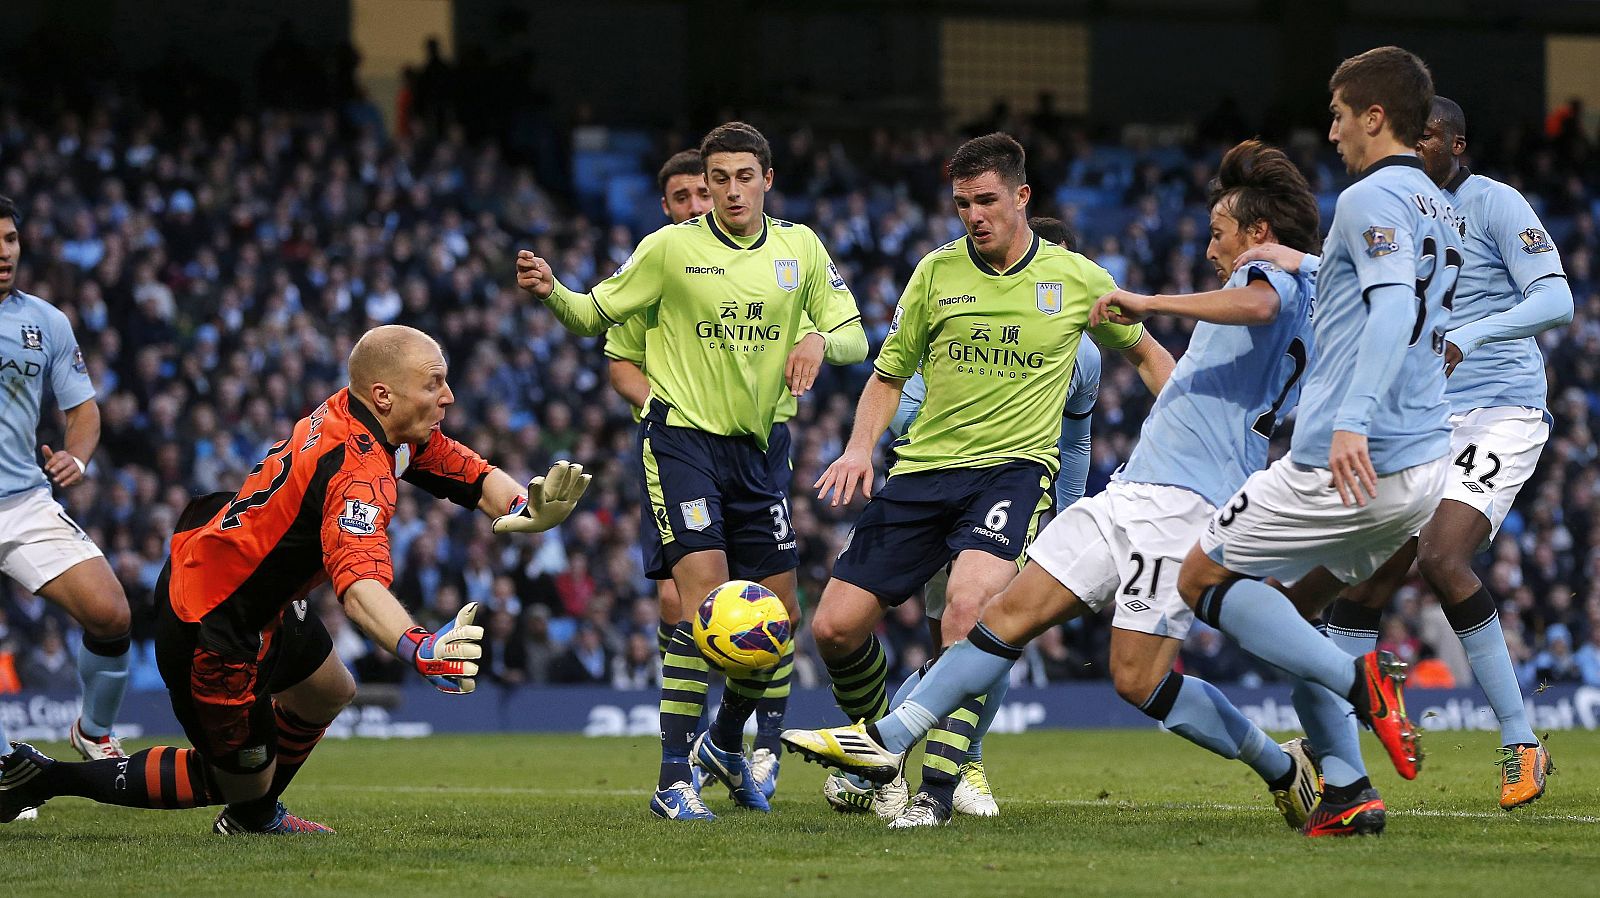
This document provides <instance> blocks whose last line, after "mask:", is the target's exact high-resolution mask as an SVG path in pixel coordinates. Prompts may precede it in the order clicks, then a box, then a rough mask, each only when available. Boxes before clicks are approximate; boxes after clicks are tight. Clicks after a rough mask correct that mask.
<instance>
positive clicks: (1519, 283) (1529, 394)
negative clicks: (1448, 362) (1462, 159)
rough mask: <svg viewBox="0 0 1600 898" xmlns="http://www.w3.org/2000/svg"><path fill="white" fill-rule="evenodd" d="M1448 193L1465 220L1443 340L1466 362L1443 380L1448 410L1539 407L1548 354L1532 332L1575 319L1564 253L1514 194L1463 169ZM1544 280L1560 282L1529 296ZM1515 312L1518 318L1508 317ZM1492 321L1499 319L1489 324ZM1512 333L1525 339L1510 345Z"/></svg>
mask: <svg viewBox="0 0 1600 898" xmlns="http://www.w3.org/2000/svg"><path fill="white" fill-rule="evenodd" d="M1445 192H1446V193H1447V194H1448V195H1450V196H1451V197H1452V198H1453V199H1454V201H1455V204H1456V212H1457V213H1459V214H1460V215H1461V216H1462V218H1464V219H1465V220H1466V231H1465V233H1464V234H1463V235H1462V240H1461V247H1462V255H1463V257H1464V258H1465V260H1466V264H1465V265H1463V266H1462V268H1461V280H1460V282H1459V284H1458V285H1457V287H1456V301H1455V309H1454V311H1452V312H1451V314H1450V332H1449V333H1448V334H1446V335H1445V336H1446V339H1448V340H1449V341H1450V342H1452V343H1454V344H1456V346H1457V347H1459V348H1460V349H1461V351H1462V353H1463V354H1464V356H1465V358H1464V359H1463V360H1462V362H1461V364H1459V365H1457V366H1456V370H1455V372H1454V373H1453V374H1451V375H1450V378H1449V380H1447V381H1446V382H1445V398H1446V399H1447V400H1448V401H1449V402H1450V410H1451V411H1452V412H1456V413H1458V414H1459V413H1462V412H1469V411H1472V410H1473V409H1478V408H1495V407H1498V406H1508V405H1520V406H1526V407H1528V408H1537V409H1542V408H1544V407H1545V378H1544V356H1543V355H1542V354H1541V353H1540V352H1539V343H1538V341H1537V340H1536V339H1534V337H1533V336H1531V334H1534V333H1538V332H1539V331H1543V330H1546V329H1548V328H1550V327H1554V326H1556V325H1558V324H1561V323H1564V322H1566V321H1570V320H1571V319H1572V290H1571V288H1570V287H1568V286H1567V284H1566V272H1565V271H1563V270H1562V268H1561V254H1560V253H1558V252H1557V251H1556V247H1555V244H1554V243H1552V242H1551V240H1550V235H1549V232H1547V231H1546V230H1545V229H1544V223H1543V222H1541V221H1539V216H1538V214H1536V213H1535V212H1534V211H1533V207H1532V206H1529V205H1528V201H1527V200H1525V199H1523V198H1522V194H1520V193H1518V192H1517V191H1516V190H1515V189H1514V188H1512V187H1509V186H1507V185H1505V184H1502V183H1500V182H1499V181H1496V180H1494V179H1492V178H1485V177H1484V176H1483V175H1475V174H1472V173H1471V172H1470V171H1467V169H1465V168H1462V169H1461V171H1460V172H1458V173H1457V174H1456V176H1455V177H1454V178H1452V179H1451V181H1450V183H1449V184H1447V185H1445ZM1546 278H1555V279H1557V280H1556V281H1555V282H1551V283H1546V284H1541V285H1540V286H1539V288H1537V289H1533V290H1532V291H1530V288H1534V285H1535V284H1539V282H1540V281H1543V280H1545V279H1546ZM1541 294H1542V295H1541ZM1519 305H1521V306H1524V307H1523V308H1517V307H1518V306H1519ZM1513 309H1515V310H1516V311H1515V313H1513V314H1510V315H1507V314H1506V313H1511V312H1512V310H1513ZM1491 315H1494V316H1501V317H1499V318H1498V319H1496V320H1493V321H1489V320H1486V319H1489V317H1490V316H1491ZM1513 318H1520V319H1523V320H1511V319H1513ZM1513 334H1527V335H1525V336H1520V337H1513V338H1512V339H1506V337H1507V336H1511V335H1513ZM1493 338H1499V339H1493Z"/></svg>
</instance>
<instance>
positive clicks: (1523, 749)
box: [1267, 97, 1573, 810]
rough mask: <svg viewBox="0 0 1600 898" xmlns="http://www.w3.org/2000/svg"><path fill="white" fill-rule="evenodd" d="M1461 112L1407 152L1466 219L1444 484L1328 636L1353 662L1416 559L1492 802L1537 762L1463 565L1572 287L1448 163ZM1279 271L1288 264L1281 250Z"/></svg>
mask: <svg viewBox="0 0 1600 898" xmlns="http://www.w3.org/2000/svg"><path fill="white" fill-rule="evenodd" d="M1466 132H1467V122H1466V115H1465V114H1464V113H1463V112H1462V111H1461V107H1460V106H1459V105H1457V104H1456V103H1455V102H1454V101H1453V100H1449V99H1446V98H1445V97H1435V98H1434V100H1433V107H1432V110H1431V111H1430V113H1429V116H1428V126H1427V128H1426V129H1425V130H1424V131H1423V133H1422V140H1421V142H1419V143H1418V144H1417V155H1418V156H1419V157H1420V158H1421V159H1422V163H1423V165H1424V167H1425V168H1426V170H1427V173H1428V177H1429V178H1431V179H1433V182H1434V183H1435V184H1438V185H1439V186H1440V187H1441V188H1442V189H1443V190H1444V191H1445V193H1446V195H1447V196H1449V197H1450V198H1451V199H1452V200H1453V201H1454V202H1455V203H1456V212H1457V213H1458V214H1460V215H1461V216H1462V217H1463V218H1464V219H1465V221H1466V229H1465V232H1464V234H1463V237H1462V250H1463V260H1464V262H1465V264H1464V265H1463V266H1462V269H1461V280H1460V283H1459V286H1458V288H1457V290H1456V296H1455V307H1454V309H1453V310H1452V312H1451V315H1450V324H1449V331H1448V332H1447V333H1446V334H1445V346H1444V353H1445V372H1446V374H1447V375H1448V379H1447V380H1446V381H1445V399H1446V400H1447V401H1448V402H1449V403H1450V458H1451V459H1452V461H1451V466H1452V468H1458V469H1460V470H1459V473H1458V472H1457V471H1455V470H1452V471H1450V472H1449V473H1450V474H1451V475H1452V476H1450V477H1449V478H1448V479H1447V480H1446V481H1445V488H1444V497H1443V498H1442V499H1441V500H1440V502H1439V507H1438V509H1437V510H1436V511H1435V512H1434V513H1433V517H1432V518H1430V519H1429V520H1428V523H1427V524H1426V525H1425V526H1424V527H1423V528H1422V534H1421V536H1420V538H1419V539H1411V540H1409V541H1407V543H1406V544H1405V546H1403V547H1402V548H1401V549H1400V551H1399V552H1397V553H1395V556H1394V558H1392V559H1390V560H1389V561H1388V562H1387V563H1386V564H1384V566H1383V567H1381V568H1379V569H1378V572H1377V573H1376V574H1374V575H1373V576H1372V578H1371V579H1370V580H1368V581H1367V582H1366V583H1364V584H1362V585H1360V586H1357V587H1353V588H1351V589H1349V590H1346V591H1345V593H1344V594H1343V595H1342V596H1341V597H1340V598H1339V600H1338V601H1336V602H1334V604H1333V608H1332V609H1331V611H1330V613H1329V618H1328V632H1329V634H1330V636H1332V638H1333V639H1334V641H1335V642H1337V643H1338V644H1340V645H1341V646H1343V647H1344V648H1345V650H1346V651H1348V652H1350V653H1352V654H1361V653H1365V652H1369V651H1371V650H1372V649H1373V647H1374V646H1375V645H1376V644H1377V640H1378V625H1379V622H1380V618H1381V615H1382V613H1383V610H1384V609H1385V608H1387V607H1388V605H1389V600H1390V598H1391V597H1392V596H1393V595H1394V593H1395V591H1396V590H1398V589H1399V588H1400V585H1401V584H1402V583H1403V582H1404V581H1405V578H1406V575H1407V574H1408V573H1409V572H1410V570H1411V564H1412V562H1414V561H1415V562H1418V563H1419V564H1418V566H1419V568H1420V569H1421V572H1422V578H1423V579H1424V580H1425V581H1427V583H1428V586H1429V587H1430V588H1431V589H1432V590H1433V593H1434V595H1436V596H1438V597H1439V603H1440V605H1442V606H1443V608H1444V614H1445V617H1446V618H1447V619H1448V620H1449V621H1450V625H1451V627H1452V628H1453V629H1454V630H1455V631H1456V635H1457V636H1459V637H1460V638H1461V644H1462V646H1463V647H1465V648H1466V651H1467V661H1468V662H1469V663H1470V664H1471V665H1472V672H1473V675H1474V676H1475V677H1476V678H1477V681H1478V684H1479V685H1480V686H1481V687H1482V688H1483V691H1484V694H1485V695H1487V696H1488V698H1489V705H1490V707H1492V708H1493V709H1494V713H1495V717H1496V718H1497V719H1498V720H1499V721H1500V738H1501V744H1502V747H1501V748H1499V749H1497V750H1496V751H1497V755H1498V758H1497V762H1496V763H1497V764H1498V765H1499V767H1500V807H1502V808H1505V809H1506V810H1511V809H1512V808H1517V807H1521V806H1522V805H1525V804H1527V803H1529V802H1531V801H1533V800H1535V799H1537V798H1539V797H1540V796H1541V795H1543V794H1544V789H1545V774H1546V773H1548V772H1549V771H1550V769H1551V762H1550V754H1549V752H1548V751H1546V749H1545V747H1544V746H1543V745H1542V744H1540V743H1539V741H1538V739H1537V738H1535V737H1534V734H1533V728H1532V727H1531V726H1530V725H1529V723H1528V712H1527V708H1526V707H1525V705H1524V704H1523V699H1522V690H1521V689H1520V688H1519V686H1518V685H1517V677H1516V672H1515V671H1514V670H1513V669H1512V666H1511V654H1510V652H1509V651H1508V650H1507V648H1506V641H1505V634H1504V633H1503V632H1502V631H1501V629H1500V616H1499V612H1498V610H1497V609H1496V607H1495V600H1494V597H1493V596H1491V595H1490V594H1489V590H1488V587H1486V586H1484V584H1483V583H1482V582H1481V581H1480V580H1479V579H1478V577H1477V575H1476V574H1475V573H1473V570H1472V558H1473V556H1474V555H1475V554H1477V553H1478V552H1479V551H1481V550H1483V549H1484V548H1486V547H1487V546H1488V545H1489V542H1490V541H1491V540H1492V539H1494V536H1495V534H1497V533H1499V532H1500V525H1501V524H1502V523H1503V522H1504V521H1505V518H1506V514H1507V513H1508V512H1510V510H1511V504H1512V502H1513V501H1515V499H1516V497H1517V493H1518V491H1519V490H1521V489H1522V485H1523V484H1524V483H1527V481H1528V478H1529V477H1531V476H1532V475H1533V470H1534V467H1535V466H1536V465H1537V464H1538V461H1539V453H1540V451H1541V450H1542V449H1543V448H1544V444H1545V441H1546V440H1548V439H1549V437H1550V412H1549V411H1548V404H1547V402H1546V398H1545V372H1544V357H1543V356H1542V355H1541V354H1540V351H1539V344H1538V341H1537V340H1536V339H1535V337H1537V336H1538V335H1539V334H1541V333H1543V332H1545V331H1547V330H1549V329H1551V328H1553V327H1560V326H1562V325H1565V324H1567V323H1568V322H1570V321H1571V320H1572V311H1573V299H1572V289H1571V287H1570V286H1569V285H1568V283H1567V278H1566V273H1565V272H1564V271H1563V270H1562V267H1561V257H1560V255H1559V254H1558V253H1557V252H1556V247H1555V244H1554V243H1553V242H1551V240H1550V236H1549V232H1548V231H1546V230H1545V228H1544V224H1543V222H1541V221H1540V220H1539V216H1538V214H1537V213H1535V212H1534V211H1533V209H1532V207H1530V206H1529V205H1528V201H1527V200H1525V199H1523V197H1522V195H1521V194H1519V193H1518V192H1517V191H1516V189H1515V188H1512V187H1510V186H1508V185H1505V184H1502V183H1500V182H1499V181H1496V180H1494V179H1492V178H1486V177H1484V176H1483V175H1475V174H1473V173H1472V172H1471V171H1470V170H1468V169H1467V167H1466V166H1465V165H1462V164H1461V154H1462V153H1463V152H1465V151H1466V148H1467V137H1466ZM1267 251H1268V252H1271V253H1272V254H1273V255H1285V256H1288V258H1286V259H1284V261H1283V263H1282V264H1284V265H1286V266H1294V265H1297V264H1298V262H1299V260H1298V259H1296V258H1294V256H1295V255H1298V254H1294V253H1286V252H1283V251H1280V250H1274V249H1270V248H1269V249H1268V250H1267Z"/></svg>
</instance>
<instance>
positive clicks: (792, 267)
mask: <svg viewBox="0 0 1600 898" xmlns="http://www.w3.org/2000/svg"><path fill="white" fill-rule="evenodd" d="M772 267H773V269H775V270H776V271H777V273H778V286H780V287H782V288H783V289H785V290H789V291H794V290H798V289H800V262H799V260H797V259H774V260H773V262H772Z"/></svg>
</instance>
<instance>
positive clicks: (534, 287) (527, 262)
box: [517, 249, 556, 299]
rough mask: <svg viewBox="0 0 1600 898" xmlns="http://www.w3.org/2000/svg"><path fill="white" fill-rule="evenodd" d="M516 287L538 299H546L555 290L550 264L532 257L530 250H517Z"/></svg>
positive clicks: (554, 278) (554, 280) (554, 277)
mask: <svg viewBox="0 0 1600 898" xmlns="http://www.w3.org/2000/svg"><path fill="white" fill-rule="evenodd" d="M517 286H518V287H521V288H522V289H524V290H526V291H528V292H529V293H532V294H533V295H534V296H536V297H538V298H539V299H546V298H548V297H549V296H550V291H551V290H554V289H555V286H556V276H555V275H554V274H553V273H551V271H550V263H549V262H546V261H545V260H543V259H541V258H539V257H538V256H536V255H534V254H533V251H532V250H526V249H523V250H518V251H517Z"/></svg>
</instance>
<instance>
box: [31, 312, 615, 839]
mask: <svg viewBox="0 0 1600 898" xmlns="http://www.w3.org/2000/svg"><path fill="white" fill-rule="evenodd" d="M446 373H447V371H446V365H445V360H444V356H443V354H442V353H441V352H440V350H439V346H438V344H437V343H435V342H434V341H433V340H432V339H431V338H429V337H428V336H427V335H426V334H424V333H422V332H421V331H417V330H413V329H412V328H408V327H399V326H393V325H389V326H384V327H379V328H375V329H373V330H371V331H369V332H367V333H366V334H365V335H364V336H363V337H362V338H361V339H360V340H359V341H357V343H356V346H355V348H354V350H353V351H352V352H351V353H350V363H349V374H350V385H349V387H347V388H346V389H343V390H340V391H339V392H338V393H335V394H334V395H333V396H332V397H330V398H329V399H328V401H326V402H324V403H323V404H322V405H321V406H320V407H318V408H317V409H316V410H315V411H313V412H312V413H311V414H310V415H309V416H307V417H306V418H303V419H301V420H300V421H299V422H298V423H297V424H296V425H295V427H294V431H293V433H291V434H289V435H288V438H287V439H285V440H283V441H282V442H279V443H277V444H276V445H274V446H273V447H272V448H271V449H270V450H269V451H268V452H267V455H266V458H264V459H263V460H262V461H261V463H260V464H258V465H256V467H255V469H254V470H252V471H251V472H250V475H249V476H248V477H247V478H245V482H244V485H243V486H242V487H241V488H240V489H239V491H238V493H237V494H227V493H214V494H212V495H210V496H205V497H202V498H199V499H196V500H194V501H193V502H191V503H190V504H189V506H188V508H186V509H185V510H184V513H183V515H182V516H181V517H180V518H179V520H178V527H177V530H178V532H177V533H176V535H174V536H173V539H172V557H171V558H170V559H169V560H168V562H167V566H166V568H165V569H163V570H162V572H161V577H160V580H159V581H158V582H157V585H156V598H155V601H156V607H157V625H156V660H157V662H158V664H159V665H160V668H161V676H162V678H163V679H164V680H165V681H166V683H167V688H168V690H169V692H170V693H171V697H172V710H173V713H174V714H175V715H176V717H177V719H178V722H179V723H181V724H182V725H183V729H184V732H185V733H186V734H187V735H188V737H189V741H190V743H192V744H193V746H194V748H193V749H183V748H171V747H166V746H158V747H155V748H150V749H146V750H144V751H141V752H138V753H137V754H134V755H133V756H132V757H130V758H128V759H126V760H121V759H117V760H106V761H91V762H87V763H81V764H72V763H64V762H58V761H53V760H51V759H49V758H46V757H45V756H44V755H42V754H40V753H39V752H38V751H36V750H35V749H33V748H32V747H31V746H27V745H19V746H18V747H17V750H16V751H15V752H13V753H12V754H11V755H9V756H7V757H6V758H5V759H4V760H3V762H0V821H4V822H10V821H11V820H12V819H14V818H15V817H16V816H17V814H18V813H20V812H21V811H22V810H23V809H24V808H28V807H36V806H38V805H40V804H43V803H44V802H45V801H46V800H48V799H50V798H55V797H58V796H64V795H76V796H81V797H84V798H89V799H93V800H95V801H98V802H102V803H105V804H116V805H124V806H127V807H140V808H192V807H199V806H203V805H215V804H225V805H226V807H224V808H223V809H222V812H221V813H220V814H219V815H218V816H217V819H216V823H215V825H214V826H213V829H214V831H216V832H218V833H224V834H236V833H272V834H293V833H326V832H332V830H331V829H329V828H328V827H326V826H323V825H321V824H319V823H313V822H311V821H308V820H304V819H302V818H300V817H296V816H294V815H292V814H289V813H287V812H286V811H285V810H284V807H283V804H282V803H281V802H280V801H279V796H280V795H282V794H283V791H284V789H285V788H286V787H287V786H288V785H289V781H290V779H292V778H293V777H294V775H295V773H296V772H297V771H298V770H299V769H300V767H301V765H303V764H304V763H305V761H306V757H307V756H308V755H309V754H310V752H311V750H312V748H313V747H315V746H316V744H317V741H318V740H319V739H321V738H322V734H323V731H324V730H325V729H326V728H327V726H328V724H329V723H331V722H332V721H333V719H334V718H335V717H336V716H337V715H338V713H339V711H340V710H341V709H343V708H344V706H345V705H346V704H348V703H349V702H350V700H351V698H352V697H353V696H354V695H355V682H354V680H353V679H351V676H350V673H349V671H347V670H346V669H345V667H344V664H343V663H341V662H340V660H339V658H338V656H337V655H336V654H335V653H334V651H333V643H332V640H331V639H330V638H329V636H328V632H327V630H325V629H324V628H323V625H322V623H321V621H320V620H319V618H318V617H317V615H316V614H315V613H308V612H307V609H306V601H305V597H306V595H307V594H308V593H310V592H311V590H312V589H313V588H314V587H316V586H318V585H319V584H321V583H322V582H323V581H325V580H331V581H332V583H333V588H334V591H335V593H336V595H338V597H339V599H340V601H341V602H342V603H343V605H344V611H345V613H346V614H347V615H349V616H350V619H351V621H353V622H354V623H355V624H356V625H357V626H358V627H360V628H361V630H362V631H363V632H364V633H365V634H366V635H367V636H368V637H369V638H371V639H372V640H373V641H374V642H375V643H377V644H378V645H381V646H385V647H387V648H389V650H390V651H392V652H394V653H395V654H396V655H397V656H399V657H400V659H401V660H403V661H406V662H408V663H410V664H411V665H412V666H414V667H415V668H416V670H417V672H418V673H420V674H421V675H423V676H424V677H427V678H428V679H429V680H430V681H431V682H432V683H433V684H434V685H435V686H436V687H437V688H439V689H440V690H441V691H443V692H449V693H457V694H464V693H468V692H471V691H472V690H473V686H474V677H475V676H476V675H477V672H478V665H477V662H476V659H477V658H479V657H480V656H481V653H482V649H481V647H480V641H481V640H482V638H483V629H482V628H481V627H479V626H477V625H476V624H475V622H474V618H475V615H476V613H477V605H476V604H468V605H467V606H466V607H464V608H462V609H461V612H460V613H459V614H457V615H456V617H455V620H454V621H452V622H450V623H449V624H446V625H445V626H444V627H442V628H440V629H439V630H438V631H437V632H433V633H430V632H428V631H427V630H425V629H423V628H421V627H419V626H417V625H416V622H415V621H413V620H412V619H411V616H410V615H409V614H407V613H406V610H405V609H404V608H403V607H401V605H400V603H399V602H398V601H397V600H396V599H395V597H394V596H393V594H392V593H391V592H390V591H389V584H390V582H391V581H392V579H393V576H394V574H393V568H392V567H391V563H390V557H389V541H388V536H387V533H386V529H387V527H388V524H389V518H390V515H391V514H392V513H393V511H394V505H395V491H396V485H397V483H396V482H397V481H399V480H406V481H409V482H410V483H412V484H414V485H416V486H419V487H421V488H422V489H424V490H426V491H428V492H429V493H432V494H433V495H434V496H437V497H439V498H441V499H448V500H450V501H452V502H455V503H456V504H458V505H462V506H464V507H467V508H477V509H480V510H482V511H483V512H484V513H485V514H488V515H490V516H493V517H494V531H495V532H496V533H508V532H518V531H537V530H545V529H548V528H550V527H553V526H555V525H556V524H559V523H560V522H561V521H563V520H564V519H565V518H566V517H567V515H568V514H570V513H571V511H572V508H573V506H574V505H575V504H576V503H577V501H578V499H579V497H580V496H582V495H583V491H584V489H585V487H587V485H588V482H589V476H588V475H586V474H584V473H583V469H582V468H580V467H578V466H576V465H571V464H568V463H567V462H558V463H557V464H556V466H555V467H554V468H553V469H551V471H550V474H549V476H548V477H540V478H535V479H534V481H533V482H532V483H530V484H529V485H528V491H527V493H526V494H524V492H523V491H522V489H521V487H520V485H519V484H518V483H517V482H516V481H515V480H513V479H512V478H511V477H510V476H508V475H507V474H505V473H504V472H503V471H500V470H499V469H497V468H495V467H493V466H491V465H490V464H489V463H487V462H486V461H484V460H483V458H481V457H480V456H479V455H478V454H477V453H475V452H473V451H472V450H471V449H468V448H467V447H465V446H463V445H461V444H460V443H457V442H456V441H455V440H452V439H450V438H449V437H447V436H445V435H444V434H442V433H440V432H439V423H440V422H441V421H442V420H443V419H444V416H445V411H446V409H448V408H449V406H450V404H451V403H452V402H454V401H455V397H454V395H453V394H452V393H451V391H450V386H449V384H448V383H447V382H446V380H445V375H446Z"/></svg>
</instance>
